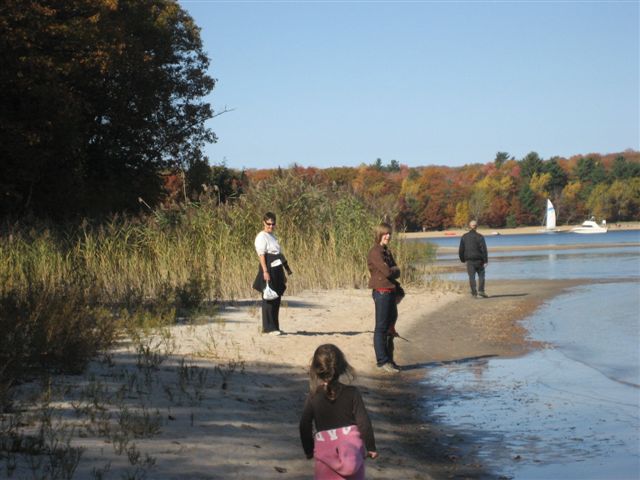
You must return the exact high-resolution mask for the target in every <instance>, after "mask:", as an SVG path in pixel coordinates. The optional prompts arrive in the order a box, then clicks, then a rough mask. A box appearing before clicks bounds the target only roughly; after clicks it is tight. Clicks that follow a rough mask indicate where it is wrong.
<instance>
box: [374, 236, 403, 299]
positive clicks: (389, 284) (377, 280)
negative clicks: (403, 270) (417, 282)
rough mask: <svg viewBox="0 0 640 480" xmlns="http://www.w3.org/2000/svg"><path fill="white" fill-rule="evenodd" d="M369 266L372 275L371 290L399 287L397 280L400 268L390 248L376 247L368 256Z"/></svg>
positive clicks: (377, 245)
mask: <svg viewBox="0 0 640 480" xmlns="http://www.w3.org/2000/svg"><path fill="white" fill-rule="evenodd" d="M367 265H368V266H369V273H370V274H371V278H369V288H373V289H376V288H395V287H396V286H397V285H398V282H397V281H395V279H396V278H398V277H399V276H400V268H398V266H397V265H396V261H395V260H394V259H393V255H392V254H391V250H389V249H388V248H386V247H383V246H382V245H379V244H376V245H374V246H373V247H372V248H371V250H369V254H368V255H367Z"/></svg>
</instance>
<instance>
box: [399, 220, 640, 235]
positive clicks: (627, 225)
mask: <svg viewBox="0 0 640 480" xmlns="http://www.w3.org/2000/svg"><path fill="white" fill-rule="evenodd" d="M574 226H575V225H566V226H562V227H558V233H563V232H569V231H570V230H571V229H572V228H573V227H574ZM608 226H609V231H610V232H615V231H623V230H640V222H624V223H619V224H615V223H611V224H609V225H608ZM466 232H467V229H462V228H452V229H449V230H438V231H428V232H404V233H401V234H400V236H401V238H408V239H414V238H446V237H460V236H462V235H464V234H465V233H466ZM478 232H479V233H481V234H482V235H485V236H491V235H532V234H541V235H542V234H544V235H546V232H544V227H543V226H533V227H517V228H486V227H482V226H480V227H478Z"/></svg>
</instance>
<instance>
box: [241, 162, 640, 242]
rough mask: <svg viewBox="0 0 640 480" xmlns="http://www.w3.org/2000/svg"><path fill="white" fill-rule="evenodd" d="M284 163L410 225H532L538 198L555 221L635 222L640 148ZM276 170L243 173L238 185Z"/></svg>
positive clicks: (538, 212) (639, 216)
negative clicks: (452, 161) (348, 163)
mask: <svg viewBox="0 0 640 480" xmlns="http://www.w3.org/2000/svg"><path fill="white" fill-rule="evenodd" d="M292 169H293V170H294V171H295V172H296V173H297V174H298V175H301V176H304V177H305V178H307V179H308V181H310V182H318V183H328V184H331V185H333V186H335V187H336V188H348V189H351V190H352V191H354V192H355V193H356V194H357V195H359V196H360V197H361V198H362V199H364V200H365V202H366V203H367V204H368V205H369V206H370V207H371V208H372V209H373V210H374V211H376V212H377V213H378V214H379V216H387V217H391V218H393V219H394V221H395V223H396V225H397V226H398V227H400V228H406V229H407V230H410V231H415V230H422V229H427V230H437V229H445V228H451V227H459V226H463V225H465V224H466V223H467V221H468V220H469V219H470V218H477V219H478V220H479V221H480V222H481V223H482V224H485V225H488V226H491V227H495V228H498V227H515V226H520V225H540V224H542V222H543V217H544V212H545V208H546V199H547V198H549V199H551V200H552V201H553V203H554V205H555V207H556V212H557V215H558V222H559V224H569V223H576V222H581V221H582V220H584V219H585V218H587V217H590V216H596V217H598V218H599V219H606V220H607V221H609V222H618V221H630V220H635V221H638V220H640V152H637V151H633V150H629V151H625V152H621V153H614V154H607V155H600V154H592V155H576V156H574V157H571V158H560V157H553V158H549V159H547V160H544V159H542V158H540V156H539V155H538V154H537V153H535V152H531V153H529V154H527V155H525V156H524V157H523V158H522V159H515V158H514V157H512V156H510V155H509V154H508V153H506V152H498V153H497V154H496V157H495V159H494V161H492V162H488V163H485V164H479V163H478V164H470V165H465V166H463V167H444V166H427V167H417V168H408V167H407V166H405V165H399V166H398V165H397V162H395V161H393V162H392V163H391V162H390V164H389V165H388V166H387V167H385V166H383V165H382V162H381V160H380V159H377V160H376V161H375V162H374V163H373V164H371V165H361V166H360V167H356V168H348V167H340V168H327V169H316V168H302V167H298V166H294V167H292ZM278 174H279V172H278V170H257V171H256V170H254V171H248V172H245V173H244V175H245V177H246V179H245V181H244V185H245V188H246V187H247V186H249V185H251V184H255V183H259V182H261V181H263V180H265V179H268V178H269V177H271V176H274V175H278Z"/></svg>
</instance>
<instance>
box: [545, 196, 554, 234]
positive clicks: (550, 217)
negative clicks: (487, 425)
mask: <svg viewBox="0 0 640 480" xmlns="http://www.w3.org/2000/svg"><path fill="white" fill-rule="evenodd" d="M555 228H556V209H555V208H553V203H551V200H549V199H548V198H547V230H554V229H555Z"/></svg>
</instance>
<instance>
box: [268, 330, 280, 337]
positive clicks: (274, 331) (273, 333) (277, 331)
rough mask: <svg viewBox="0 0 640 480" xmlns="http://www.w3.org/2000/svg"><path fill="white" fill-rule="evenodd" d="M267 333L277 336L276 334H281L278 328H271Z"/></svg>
mask: <svg viewBox="0 0 640 480" xmlns="http://www.w3.org/2000/svg"><path fill="white" fill-rule="evenodd" d="M267 335H273V336H277V335H282V332H281V331H280V330H272V331H271V332H269V333H268V334H267Z"/></svg>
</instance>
